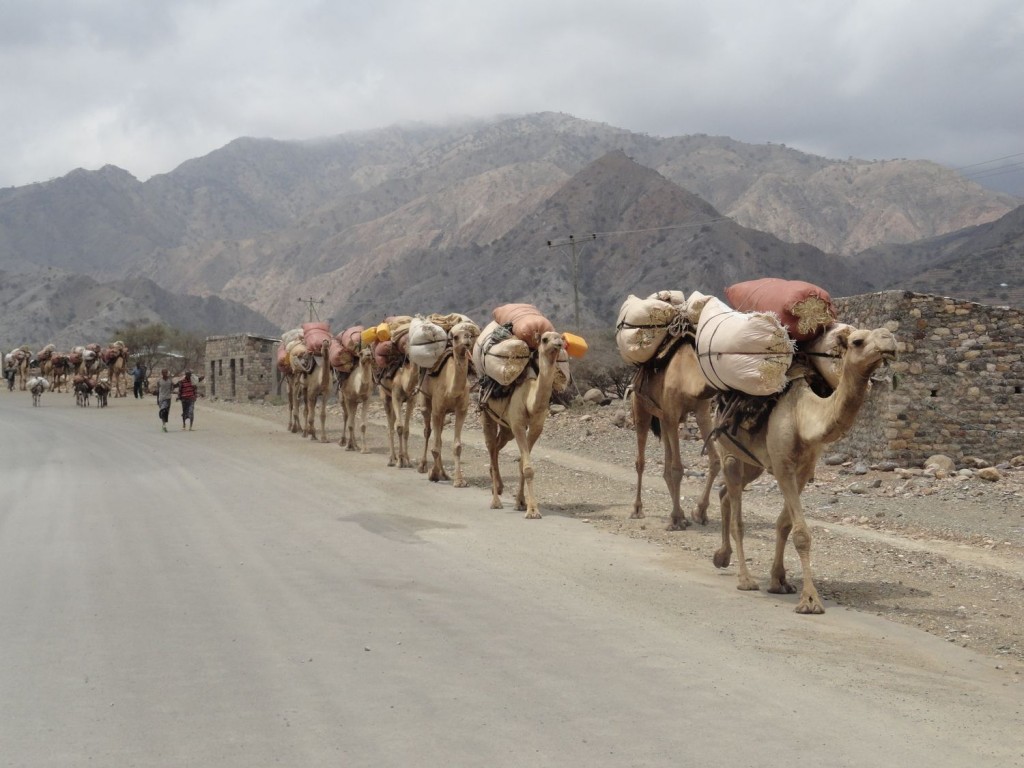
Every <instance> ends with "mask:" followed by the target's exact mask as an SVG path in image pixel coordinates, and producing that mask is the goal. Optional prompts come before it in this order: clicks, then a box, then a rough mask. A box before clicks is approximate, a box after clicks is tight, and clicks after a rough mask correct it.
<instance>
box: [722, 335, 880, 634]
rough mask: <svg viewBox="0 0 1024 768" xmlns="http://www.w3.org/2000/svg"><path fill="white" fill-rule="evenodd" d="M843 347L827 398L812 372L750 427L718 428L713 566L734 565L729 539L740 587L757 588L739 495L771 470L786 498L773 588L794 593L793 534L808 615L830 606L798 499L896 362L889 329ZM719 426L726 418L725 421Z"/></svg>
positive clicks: (843, 342)
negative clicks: (787, 559) (817, 579)
mask: <svg viewBox="0 0 1024 768" xmlns="http://www.w3.org/2000/svg"><path fill="white" fill-rule="evenodd" d="M840 347H841V353H842V357H843V365H842V374H841V377H840V380H839V384H838V386H837V387H836V389H835V390H834V391H832V393H831V394H829V395H828V396H824V397H823V396H820V395H818V394H816V393H815V392H814V390H813V389H812V382H813V379H814V376H813V374H812V372H811V369H810V368H807V373H808V376H803V377H800V378H796V379H794V380H793V381H792V382H791V383H790V385H789V387H788V388H787V389H786V390H785V392H784V393H783V394H782V395H780V396H779V398H778V401H777V402H776V403H775V405H774V407H772V409H771V411H770V413H769V414H768V415H767V419H760V420H755V423H753V424H747V423H744V422H742V421H741V422H740V423H739V424H735V425H730V426H728V427H726V428H723V425H722V424H721V423H720V424H719V425H717V426H716V429H715V446H716V448H717V450H718V452H719V455H720V458H721V461H722V471H723V475H724V477H725V487H724V488H723V489H722V491H721V492H720V495H719V498H720V501H721V505H722V546H721V548H719V549H718V550H717V551H716V552H715V555H714V564H715V566H716V567H718V568H725V567H726V566H727V565H729V560H730V558H731V556H732V548H731V546H730V542H729V539H730V535H731V536H732V540H733V541H734V542H735V544H736V560H737V562H738V563H739V574H738V576H739V584H738V585H737V588H738V589H741V590H756V589H758V585H757V582H756V581H754V579H753V578H751V576H750V572H749V570H748V569H747V561H746V557H745V555H744V552H743V507H742V496H743V489H744V488H745V487H746V486H747V485H748V484H749V483H750V482H751V481H752V480H754V479H755V478H757V477H759V476H760V475H761V474H762V473H763V472H765V471H766V470H767V471H768V472H771V473H772V474H773V475H774V476H775V479H776V480H777V481H778V484H779V490H780V491H781V492H782V496H783V499H784V501H783V506H782V512H781V513H780V514H779V517H778V520H777V521H776V523H775V558H774V560H773V562H772V568H771V584H770V586H769V587H768V591H769V592H772V593H775V594H792V593H794V592H796V587H795V586H794V585H792V584H790V583H789V582H788V581H787V580H786V568H785V564H784V562H783V555H784V553H785V548H786V541H787V540H788V538H789V536H790V534H792V536H793V546H794V547H795V548H796V551H797V554H798V555H799V557H800V565H801V568H802V571H803V589H802V591H801V594H800V602H799V603H798V604H797V607H796V612H797V613H803V614H818V613H824V612H825V608H824V606H823V605H822V602H821V598H820V597H819V595H818V591H817V589H815V586H814V581H813V578H812V574H811V532H810V529H809V528H808V527H807V522H806V521H805V520H804V511H803V507H802V506H801V503H800V494H801V493H802V492H803V489H804V486H805V485H806V484H807V481H808V480H810V479H811V478H812V477H813V476H814V469H815V465H816V464H817V462H818V457H819V456H820V455H821V452H822V450H823V448H824V446H825V445H827V444H829V443H832V442H835V441H836V440H838V439H839V438H841V437H842V436H843V435H844V434H846V433H847V432H848V431H849V430H850V428H851V427H852V426H853V423H854V421H855V420H856V418H857V413H858V412H859V411H860V408H861V406H862V405H863V403H864V400H865V397H866V395H867V390H868V386H869V384H870V379H871V376H872V374H874V373H875V371H876V370H877V369H878V367H879V366H880V365H882V364H883V363H885V362H888V361H890V360H893V359H895V357H896V338H895V337H894V336H893V334H892V332H890V331H889V330H888V329H886V328H876V329H875V330H865V329H857V330H850V331H847V332H846V333H844V334H842V336H841V338H840ZM795 367H796V366H794V368H795ZM809 379H810V380H809ZM720 407H721V406H720ZM718 421H719V422H721V421H722V419H721V417H719V419H718ZM757 422H759V423H757ZM734 430H735V431H734Z"/></svg>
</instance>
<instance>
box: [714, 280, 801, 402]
mask: <svg viewBox="0 0 1024 768" xmlns="http://www.w3.org/2000/svg"><path fill="white" fill-rule="evenodd" d="M696 346H697V360H698V361H699V362H700V370H701V373H703V374H704V378H705V380H706V381H707V382H708V384H710V385H711V386H712V387H714V388H715V389H718V390H722V391H727V390H738V391H740V392H745V393H746V394H748V395H756V396H761V397H763V396H767V395H774V394H776V393H778V392H781V391H782V390H783V389H784V388H785V386H786V372H787V371H788V370H789V366H790V365H792V363H793V352H794V344H793V340H792V339H790V338H789V335H788V334H787V333H786V329H785V328H783V327H782V324H781V323H780V322H779V319H778V318H777V317H776V316H775V315H774V314H773V313H771V312H737V311H736V310H734V309H732V308H730V307H729V306H728V305H726V304H725V303H724V302H722V301H720V300H719V299H716V298H711V299H708V300H707V302H706V303H705V305H704V309H703V311H702V312H701V315H700V322H699V323H698V324H697V333H696Z"/></svg>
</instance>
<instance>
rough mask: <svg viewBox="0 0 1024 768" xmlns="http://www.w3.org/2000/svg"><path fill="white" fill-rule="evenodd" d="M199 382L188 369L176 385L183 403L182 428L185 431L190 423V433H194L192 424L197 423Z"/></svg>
mask: <svg viewBox="0 0 1024 768" xmlns="http://www.w3.org/2000/svg"><path fill="white" fill-rule="evenodd" d="M198 383H199V380H198V379H197V378H196V377H195V376H193V375H192V371H191V370H189V369H188V368H186V369H185V373H184V374H182V377H181V380H180V381H179V382H178V383H177V384H176V385H175V386H176V387H177V388H178V399H179V400H180V401H181V428H182V429H185V423H186V422H188V431H189V432H191V431H192V424H193V422H194V421H195V417H196V416H195V414H196V397H197V396H198V394H199V390H198V388H197V386H196V385H197V384H198Z"/></svg>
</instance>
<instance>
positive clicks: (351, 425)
mask: <svg viewBox="0 0 1024 768" xmlns="http://www.w3.org/2000/svg"><path fill="white" fill-rule="evenodd" d="M340 377H341V378H339V381H338V400H339V402H341V410H342V414H343V417H342V418H343V419H344V423H343V425H342V430H341V440H339V441H338V445H340V446H342V447H343V448H347V449H348V450H350V451H355V450H357V446H356V416H357V414H358V413H359V411H360V409H361V410H362V418H361V420H360V426H359V445H360V446H361V448H359V451H360V453H369V452H370V451H369V449H368V448H367V447H366V408H367V405H368V402H369V400H370V393H371V392H373V350H372V349H371V348H370V347H369V346H366V347H363V349H362V350H361V351H360V352H359V358H358V360H357V362H356V366H355V369H354V370H353V371H351V372H350V373H346V374H340Z"/></svg>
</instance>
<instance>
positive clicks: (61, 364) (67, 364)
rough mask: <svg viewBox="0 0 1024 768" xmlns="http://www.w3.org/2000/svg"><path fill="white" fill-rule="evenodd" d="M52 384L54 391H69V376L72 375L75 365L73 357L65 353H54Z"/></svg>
mask: <svg viewBox="0 0 1024 768" xmlns="http://www.w3.org/2000/svg"><path fill="white" fill-rule="evenodd" d="M49 363H50V384H51V389H52V390H53V391H54V392H67V391H68V377H69V376H70V375H71V370H72V368H73V366H72V365H71V359H70V358H69V357H68V356H67V355H65V354H60V355H54V356H53V357H52V358H50V361H49Z"/></svg>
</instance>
